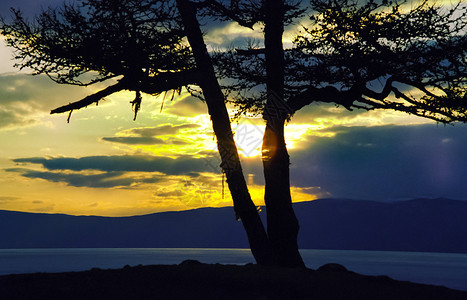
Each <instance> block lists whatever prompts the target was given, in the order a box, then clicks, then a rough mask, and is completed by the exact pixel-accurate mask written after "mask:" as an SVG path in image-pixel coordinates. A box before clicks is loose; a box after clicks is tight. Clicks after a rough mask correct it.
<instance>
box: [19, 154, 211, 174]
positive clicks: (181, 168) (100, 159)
mask: <svg viewBox="0 0 467 300" xmlns="http://www.w3.org/2000/svg"><path fill="white" fill-rule="evenodd" d="M13 161H14V162H16V163H19V164H24V163H32V164H41V165H42V166H43V167H44V168H46V169H48V170H71V171H84V170H97V171H103V172H161V173H164V174H167V175H190V176H191V174H193V173H197V172H206V171H207V172H209V171H211V170H210V169H209V166H208V165H207V164H206V161H205V160H204V159H195V158H190V157H178V158H169V157H159V156H158V157H156V156H143V155H135V156H130V155H125V156H86V157H81V158H69V157H57V158H40V157H31V158H18V159H14V160H13Z"/></svg>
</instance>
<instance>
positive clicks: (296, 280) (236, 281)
mask: <svg viewBox="0 0 467 300" xmlns="http://www.w3.org/2000/svg"><path fill="white" fill-rule="evenodd" d="M0 299H326V300H327V299H358V300H365V299H372V300H384V299H397V300H400V299H410V300H415V299H423V300H427V299H439V300H449V299H466V300H467V292H463V291H456V290H452V289H448V288H445V287H440V286H431V285H423V284H414V283H409V282H403V281H396V280H392V279H390V278H388V277H385V276H378V277H374V276H363V275H359V274H356V273H353V272H350V271H347V270H345V268H343V267H340V266H338V265H328V266H326V267H322V268H320V269H318V270H316V271H315V270H309V269H306V270H297V269H280V268H268V267H260V266H257V265H246V266H237V265H220V264H215V265H213V264H201V263H199V262H196V261H185V262H183V263H181V264H180V265H155V266H136V267H125V268H123V269H115V270H114V269H112V270H100V269H93V270H90V271H85V272H68V273H36V274H21V275H7V276H0Z"/></svg>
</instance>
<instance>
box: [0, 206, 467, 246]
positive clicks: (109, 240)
mask: <svg viewBox="0 0 467 300" xmlns="http://www.w3.org/2000/svg"><path fill="white" fill-rule="evenodd" d="M294 207H295V211H296V214H297V217H298V218H299V221H300V226H301V230H300V235H299V245H300V248H309V249H346V250H350V249H354V250H388V251H391V250H393V251H420V252H458V253H467V201H456V200H449V199H416V200H409V201H401V202H393V203H381V202H374V201H356V200H347V199H322V200H315V201H311V202H301V203H296V204H294ZM261 215H262V217H264V215H265V214H264V213H262V214H261ZM94 247H99V248H119V247H125V248H132V247H134V248H139V247H148V248H247V247H248V243H247V239H246V236H245V234H244V231H243V227H242V225H241V223H240V222H238V221H236V220H235V216H234V212H233V209H232V208H231V207H225V208H202V209H196V210H189V211H182V212H164V213H156V214H150V215H144V216H134V217H112V218H109V217H95V216H69V215H60V214H34V213H22V212H11V211H0V248H94Z"/></svg>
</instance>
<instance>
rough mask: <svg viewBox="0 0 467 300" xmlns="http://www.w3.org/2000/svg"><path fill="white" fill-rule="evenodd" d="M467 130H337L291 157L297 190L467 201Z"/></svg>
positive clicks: (431, 127) (374, 197) (424, 127)
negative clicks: (312, 187) (316, 187)
mask: <svg viewBox="0 0 467 300" xmlns="http://www.w3.org/2000/svg"><path fill="white" fill-rule="evenodd" d="M466 129H467V126H466V125H461V124H458V125H456V126H454V127H451V126H449V127H439V128H438V127H436V126H434V125H419V126H380V127H370V128H366V127H353V128H352V127H350V128H344V127H341V128H334V129H330V130H334V131H336V132H337V134H336V135H335V136H334V137H316V136H313V137H309V146H308V147H307V148H306V149H301V150H299V151H293V152H292V153H291V161H292V165H291V180H292V184H293V185H295V186H300V187H307V186H320V187H321V188H322V189H323V190H325V191H327V192H330V193H331V195H332V196H333V197H347V198H363V199H371V200H388V199H398V198H410V197H422V196H423V197H425V196H426V197H451V198H458V199H463V198H465V197H466V196H465V195H467V186H466V185H465V184H463V180H465V178H467V156H466V155H465V149H467V135H466Z"/></svg>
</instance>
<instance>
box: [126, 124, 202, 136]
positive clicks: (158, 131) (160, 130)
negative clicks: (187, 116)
mask: <svg viewBox="0 0 467 300" xmlns="http://www.w3.org/2000/svg"><path fill="white" fill-rule="evenodd" d="M199 127H201V126H200V125H199V124H182V125H171V124H165V125H160V126H157V127H142V128H132V129H129V130H126V131H125V133H127V134H133V135H136V136H141V137H148V136H150V137H152V136H159V135H172V134H176V133H178V132H179V131H180V130H184V129H192V128H199Z"/></svg>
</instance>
